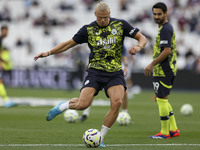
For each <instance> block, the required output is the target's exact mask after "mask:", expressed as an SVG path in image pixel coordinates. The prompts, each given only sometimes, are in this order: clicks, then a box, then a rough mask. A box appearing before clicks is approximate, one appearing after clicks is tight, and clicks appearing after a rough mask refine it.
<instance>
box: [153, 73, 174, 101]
mask: <svg viewBox="0 0 200 150" xmlns="http://www.w3.org/2000/svg"><path fill="white" fill-rule="evenodd" d="M174 78H175V77H174V76H173V77H153V78H152V80H153V89H154V92H155V94H156V96H157V97H159V98H162V97H165V96H167V95H169V94H170V90H171V89H172V87H173V82H174Z"/></svg>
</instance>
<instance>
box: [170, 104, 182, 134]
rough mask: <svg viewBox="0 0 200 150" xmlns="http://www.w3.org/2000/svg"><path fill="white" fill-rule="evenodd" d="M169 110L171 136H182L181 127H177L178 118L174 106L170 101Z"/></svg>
mask: <svg viewBox="0 0 200 150" xmlns="http://www.w3.org/2000/svg"><path fill="white" fill-rule="evenodd" d="M169 111H170V113H169V124H170V130H169V133H170V136H171V137H177V136H180V132H179V129H178V128H177V125H176V119H175V116H174V112H173V109H172V106H171V105H170V103H169Z"/></svg>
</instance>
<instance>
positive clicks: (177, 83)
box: [132, 70, 200, 90]
mask: <svg viewBox="0 0 200 150" xmlns="http://www.w3.org/2000/svg"><path fill="white" fill-rule="evenodd" d="M132 80H133V83H134V84H138V85H140V86H141V87H142V88H152V80H151V77H145V76H144V74H143V73H133V74H132ZM173 87H174V88H175V89H189V90H193V89H194V90H200V74H198V73H194V72H190V71H182V70H181V71H178V73H177V76H176V78H175V80H174V86H173Z"/></svg>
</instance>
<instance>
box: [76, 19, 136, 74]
mask: <svg viewBox="0 0 200 150" xmlns="http://www.w3.org/2000/svg"><path fill="white" fill-rule="evenodd" d="M138 31H139V29H137V28H133V27H132V26H131V25H130V24H129V23H128V22H126V21H125V20H121V19H115V18H110V23H109V25H108V26H107V27H99V26H98V24H97V23H96V21H94V22H92V23H91V24H89V25H85V26H83V27H82V28H81V29H80V30H79V31H78V32H77V33H76V34H75V35H74V37H73V40H74V41H75V42H76V43H78V44H81V43H88V46H89V48H90V56H89V65H88V68H95V69H98V70H102V71H106V72H115V71H119V70H121V67H122V48H123V41H124V37H125V36H128V37H132V38H134V36H135V35H136V33H137V32H138Z"/></svg>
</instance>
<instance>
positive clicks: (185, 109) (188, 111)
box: [180, 104, 193, 116]
mask: <svg viewBox="0 0 200 150" xmlns="http://www.w3.org/2000/svg"><path fill="white" fill-rule="evenodd" d="M180 112H181V114H182V115H184V116H190V115H192V113H193V107H192V105H191V104H184V105H182V106H181V109H180Z"/></svg>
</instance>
